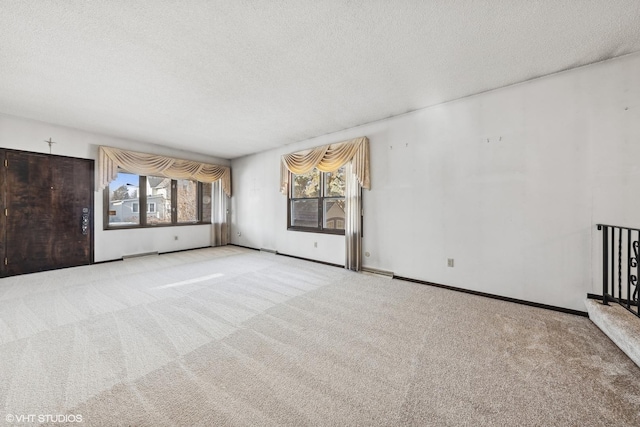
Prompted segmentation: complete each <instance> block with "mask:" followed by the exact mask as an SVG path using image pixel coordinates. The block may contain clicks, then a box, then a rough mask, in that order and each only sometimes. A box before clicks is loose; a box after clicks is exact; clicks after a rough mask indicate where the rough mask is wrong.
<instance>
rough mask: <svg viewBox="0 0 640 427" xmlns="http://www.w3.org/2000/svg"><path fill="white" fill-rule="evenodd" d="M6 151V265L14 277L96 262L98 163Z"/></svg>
mask: <svg viewBox="0 0 640 427" xmlns="http://www.w3.org/2000/svg"><path fill="white" fill-rule="evenodd" d="M0 151H3V152H2V153H1V154H3V157H4V159H5V162H4V168H3V175H4V178H5V179H3V185H2V193H3V199H4V206H5V208H6V210H5V212H3V213H2V214H3V216H4V218H3V220H4V221H3V222H4V224H3V225H4V227H3V228H4V230H2V231H4V236H3V237H4V239H3V245H2V246H3V248H2V249H3V252H4V265H2V275H3V276H11V275H16V274H23V273H33V272H36V271H44V270H53V269H56V268H63V267H73V266H78V265H86V264H90V263H91V262H92V261H93V259H92V258H93V182H94V174H93V160H86V159H76V158H71V157H62V156H54V155H47V154H38V153H29V152H24V151H12V150H0Z"/></svg>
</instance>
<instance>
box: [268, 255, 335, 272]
mask: <svg viewBox="0 0 640 427" xmlns="http://www.w3.org/2000/svg"><path fill="white" fill-rule="evenodd" d="M276 255H282V256H286V257H289V258H295V259H301V260H304V261H311V262H317V263H318V264H324V265H330V266H332V267H340V268H344V265H340V264H334V263H332V262H326V261H318V260H317V259H310V258H304V257H301V256H296V255H289V254H283V253H282V252H278V251H276Z"/></svg>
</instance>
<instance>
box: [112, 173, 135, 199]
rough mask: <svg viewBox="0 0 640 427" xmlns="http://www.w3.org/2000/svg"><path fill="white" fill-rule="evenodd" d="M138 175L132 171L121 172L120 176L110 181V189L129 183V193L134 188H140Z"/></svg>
mask: <svg viewBox="0 0 640 427" xmlns="http://www.w3.org/2000/svg"><path fill="white" fill-rule="evenodd" d="M138 182H139V181H138V175H134V174H131V173H123V172H119V173H118V177H117V178H116V179H114V180H113V181H111V182H110V183H109V190H110V191H113V190H115V189H116V188H120V187H121V186H123V185H127V184H130V185H129V194H131V190H133V189H134V188H138Z"/></svg>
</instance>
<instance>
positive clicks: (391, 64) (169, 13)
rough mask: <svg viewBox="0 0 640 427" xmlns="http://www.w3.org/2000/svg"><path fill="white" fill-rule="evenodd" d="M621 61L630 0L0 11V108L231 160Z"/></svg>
mask: <svg viewBox="0 0 640 427" xmlns="http://www.w3.org/2000/svg"><path fill="white" fill-rule="evenodd" d="M635 51H640V1H639V0H538V1H532V0H485V1H471V0H440V1H420V0H387V1H385V0H354V1H344V0H339V1H329V0H322V1H318V0H314V1H304V0H285V1H275V0H263V1H259V0H255V1H250V0H244V1H233V0H222V1H207V0H189V1H179V0H175V1H169V0H147V1H127V0H119V1H117V0H110V1H107V0H102V1H91V2H89V1H85V0H82V1H62V0H60V1H48V2H44V1H38V0H2V1H1V2H0V113H5V114H10V115H14V116H20V117H26V118H32V119H37V120H41V121H45V122H49V123H54V124H60V125H65V126H71V127H74V128H78V129H83V130H87V131H91V132H97V133H103V134H107V135H113V136H117V137H124V138H129V139H135V140H140V141H146V142H151V143H155V144H160V145H165V146H171V147H176V148H179V149H184V150H189V151H194V152H199V153H204V154H208V155H212V156H217V157H222V158H235V157H239V156H242V155H246V154H249V153H253V152H257V151H263V150H266V149H269V148H273V147H277V146H281V145H285V144H289V143H292V142H296V141H301V140H305V139H308V138H310V137H314V136H319V135H323V134H326V133H330V132H335V131H338V130H341V129H345V128H349V127H353V126H356V125H359V124H363V123H367V122H370V121H374V120H378V119H382V118H385V117H389V116H393V115H397V114H402V113H405V112H407V111H412V110H415V109H419V108H422V107H426V106H430V105H435V104H439V103H442V102H445V101H448V100H452V99H456V98H460V97H464V96H467V95H471V94H475V93H479V92H483V91H486V90H490V89H495V88H498V87H502V86H506V85H509V84H513V83H517V82H521V81H525V80H528V79H532V78H535V77H539V76H543V75H546V74H550V73H554V72H557V71H561V70H566V69H570V68H573V67H577V66H581V65H585V64H589V63H592V62H596V61H601V60H604V59H608V58H612V57H616V56H619V55H623V54H627V53H631V52H635Z"/></svg>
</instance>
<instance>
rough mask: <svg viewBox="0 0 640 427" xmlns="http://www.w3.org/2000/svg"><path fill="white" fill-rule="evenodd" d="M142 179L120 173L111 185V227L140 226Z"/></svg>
mask: <svg viewBox="0 0 640 427" xmlns="http://www.w3.org/2000/svg"><path fill="white" fill-rule="evenodd" d="M139 185H140V177H139V176H138V175H134V174H130V173H123V172H121V173H118V176H117V178H116V179H115V180H113V181H111V183H110V184H109V226H110V227H118V226H126V225H138V224H140V195H139V191H138V190H139Z"/></svg>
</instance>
